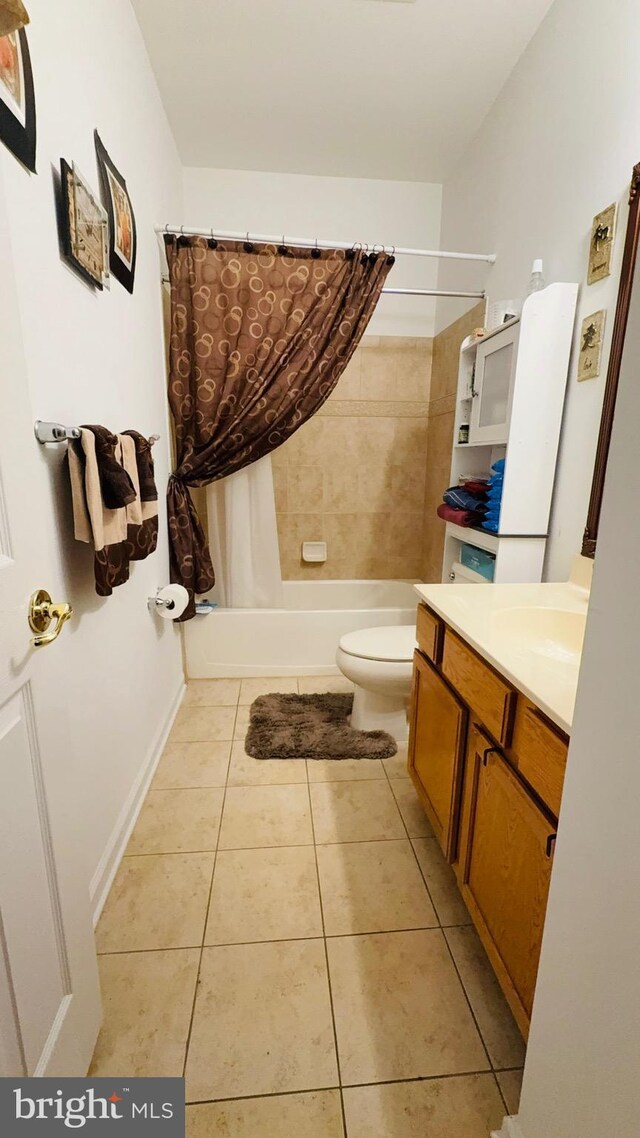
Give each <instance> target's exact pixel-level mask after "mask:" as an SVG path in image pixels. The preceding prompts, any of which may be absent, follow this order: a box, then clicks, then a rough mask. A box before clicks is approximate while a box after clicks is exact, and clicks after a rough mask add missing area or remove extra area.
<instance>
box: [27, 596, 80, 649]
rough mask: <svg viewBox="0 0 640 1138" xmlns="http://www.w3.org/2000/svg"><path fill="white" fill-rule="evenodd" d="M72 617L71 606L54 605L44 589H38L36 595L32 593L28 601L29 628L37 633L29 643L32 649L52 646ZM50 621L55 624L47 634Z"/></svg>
mask: <svg viewBox="0 0 640 1138" xmlns="http://www.w3.org/2000/svg"><path fill="white" fill-rule="evenodd" d="M72 616H73V609H72V607H71V605H68V604H64V603H62V604H57V605H54V603H53V601H52V600H51V597H50V596H49V594H48V592H47V591H46V589H38V591H37V593H33V595H32V597H31V600H30V601H29V627H30V628H31V631H32V632H35V633H37V635H36V636H34V637H33V640H32V641H31V643H32V644H33V646H34V648H45V647H46V645H47V644H52V643H53V641H54V640H56V639H57V638H58V636H59V635H60V633H61V632H62V629H63V627H64V625H65V624H66V623H67V621H68V620H71V617H72ZM52 621H55V624H54V626H53V628H52V629H51V631H50V632H49V628H50V626H51V623H52Z"/></svg>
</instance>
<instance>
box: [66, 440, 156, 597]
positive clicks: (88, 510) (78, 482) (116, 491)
mask: <svg viewBox="0 0 640 1138" xmlns="http://www.w3.org/2000/svg"><path fill="white" fill-rule="evenodd" d="M81 432H82V433H81V437H80V439H79V440H78V441H73V442H70V443H69V447H68V451H67V454H68V463H69V475H70V479H71V494H72V502H73V520H74V532H75V536H76V539H77V540H78V541H83V542H92V543H93V547H94V551H95V552H94V576H95V583H96V592H97V594H98V596H100V597H108V596H111V593H112V592H113V590H114V588H116V587H117V586H118V585H122V584H124V583H125V581H128V579H129V562H130V561H135V560H142V559H143V558H144V557H147V556H148V555H149V553H152V552H153V550H154V549H155V548H156V544H157V536H158V508H157V492H156V499H155V500H148V501H147V502H144V501H142V500H141V494H140V481H139V473H138V450H139V448H138V446H137V444H136V440H135V437H134V435H133V434H131V433H128V434H124V435H113V434H112V433H111V432H110V431H108V430H107V429H106V428H105V427H99V426H98V427H96V426H92V427H82V428H81ZM140 449H142V448H140ZM142 466H143V467H144V479H145V488H146V489H145V492H146V493H151V489H150V486H149V483H148V473H149V468H148V460H147V458H146V456H145V458H144V460H143V462H142ZM151 469H152V468H151ZM154 489H155V483H154ZM105 495H106V497H105ZM115 502H118V503H119V505H113V503H115ZM108 503H112V504H111V505H109V504H108Z"/></svg>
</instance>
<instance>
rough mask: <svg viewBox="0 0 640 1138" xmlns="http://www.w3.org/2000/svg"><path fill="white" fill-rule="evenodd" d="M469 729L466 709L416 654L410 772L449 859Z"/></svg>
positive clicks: (455, 835)
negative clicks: (467, 729)
mask: <svg viewBox="0 0 640 1138" xmlns="http://www.w3.org/2000/svg"><path fill="white" fill-rule="evenodd" d="M466 727H467V710H466V707H465V705H464V704H463V703H462V701H461V700H460V699H459V698H458V696H457V695H456V694H455V693H454V692H453V691H452V690H451V688H450V687H449V685H448V683H447V682H446V680H443V679H442V676H440V674H439V673H438V672H437V671H436V669H435V668H434V667H433V666H432V665H431V664H430V663H429V661H428V660H426V659H425V658H424V656H422V655H421V654H420V653H419V652H416V654H415V656H414V687H413V708H412V715H411V732H410V737H409V771H410V774H411V777H412V778H413V781H414V783H415V785H416V789H417V791H418V793H419V795H420V798H421V801H422V804H423V806H424V808H425V811H426V813H427V816H428V818H429V821H430V822H431V825H432V826H433V829H434V833H435V835H436V837H437V839H438V841H439V842H440V845H441V846H442V851H443V853H444V855H445V857H446V858H447V859H448V860H449V861H454V860H455V856H456V848H457V838H458V814H459V805H460V785H461V780H462V771H463V764H464V748H465V742H466Z"/></svg>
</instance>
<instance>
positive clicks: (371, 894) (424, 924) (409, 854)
mask: <svg viewBox="0 0 640 1138" xmlns="http://www.w3.org/2000/svg"><path fill="white" fill-rule="evenodd" d="M317 853H318V869H319V873H320V888H321V891H322V907H323V911H324V922H325V930H326V934H327V936H341V935H343V934H345V933H376V932H385V931H387V930H392V929H420V928H433V926H434V925H437V924H438V918H437V917H436V914H435V912H434V909H433V905H432V904H431V902H430V900H429V895H428V893H427V890H426V889H425V885H424V881H423V880H422V874H421V873H420V870H419V869H418V866H417V864H416V859H415V856H414V853H413V849H412V848H411V842H408V841H406V840H405V841H397V842H352V843H350V844H347V845H339V846H318V850H317Z"/></svg>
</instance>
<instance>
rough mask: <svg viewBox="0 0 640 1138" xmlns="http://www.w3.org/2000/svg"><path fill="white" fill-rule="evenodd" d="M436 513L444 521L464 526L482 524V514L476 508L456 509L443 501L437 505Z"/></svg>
mask: <svg viewBox="0 0 640 1138" xmlns="http://www.w3.org/2000/svg"><path fill="white" fill-rule="evenodd" d="M436 513H437V515H438V517H439V518H442V520H443V521H445V522H452V523H453V525H456V526H465V527H469V526H479V525H482V520H483V518H484V514H483V513H480V512H479V511H478V510H456V509H454V508H453V506H447V504H446V503H445V502H443V503H442V505H441V506H438V508H437V510H436Z"/></svg>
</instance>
